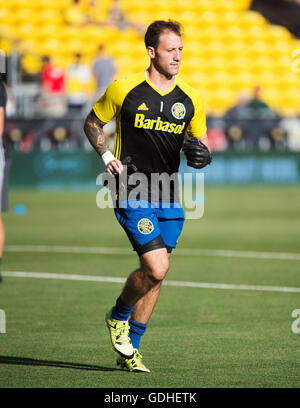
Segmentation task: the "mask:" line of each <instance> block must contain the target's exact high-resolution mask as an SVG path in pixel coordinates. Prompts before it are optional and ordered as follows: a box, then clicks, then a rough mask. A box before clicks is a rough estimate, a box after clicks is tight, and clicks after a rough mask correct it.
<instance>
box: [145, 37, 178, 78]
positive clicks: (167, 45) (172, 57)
mask: <svg viewBox="0 0 300 408" xmlns="http://www.w3.org/2000/svg"><path fill="white" fill-rule="evenodd" d="M182 49H183V45H182V39H181V37H180V36H178V35H177V34H175V33H174V32H173V31H169V30H166V31H163V32H162V34H161V35H160V36H159V43H158V46H157V48H156V50H155V49H154V48H153V47H149V48H148V54H149V56H150V58H151V61H152V63H153V64H154V66H155V68H156V69H157V71H159V72H160V73H161V74H163V75H165V76H166V77H168V78H170V77H172V76H174V75H177V74H178V70H179V66H180V62H181V59H182Z"/></svg>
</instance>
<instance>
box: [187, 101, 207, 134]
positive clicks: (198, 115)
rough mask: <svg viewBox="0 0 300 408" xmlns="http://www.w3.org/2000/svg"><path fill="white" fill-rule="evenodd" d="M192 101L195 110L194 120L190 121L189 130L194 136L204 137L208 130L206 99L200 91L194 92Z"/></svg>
mask: <svg viewBox="0 0 300 408" xmlns="http://www.w3.org/2000/svg"><path fill="white" fill-rule="evenodd" d="M192 101H193V104H194V109H195V112H194V116H193V118H192V120H191V121H190V124H189V126H188V129H187V132H188V133H189V134H190V135H192V136H194V137H202V136H204V135H205V134H206V132H207V128H206V116H205V109H204V101H203V98H202V96H201V95H200V94H199V93H195V94H194V97H193V98H192Z"/></svg>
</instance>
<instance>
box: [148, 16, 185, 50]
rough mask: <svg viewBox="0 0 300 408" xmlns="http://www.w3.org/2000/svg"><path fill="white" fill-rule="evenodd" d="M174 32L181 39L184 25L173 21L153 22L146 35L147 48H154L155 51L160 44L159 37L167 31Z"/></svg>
mask: <svg viewBox="0 0 300 408" xmlns="http://www.w3.org/2000/svg"><path fill="white" fill-rule="evenodd" d="M165 30H169V31H173V33H175V34H177V35H178V36H179V37H181V36H182V25H181V24H180V23H178V22H177V21H173V20H168V21H165V20H156V21H153V23H151V24H150V25H149V27H148V28H147V31H146V34H145V45H146V48H148V47H153V48H154V49H155V50H156V48H157V47H158V44H159V36H160V35H161V34H162V33H163V32H164V31H165Z"/></svg>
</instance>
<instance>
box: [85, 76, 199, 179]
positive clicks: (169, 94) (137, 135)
mask: <svg viewBox="0 0 300 408" xmlns="http://www.w3.org/2000/svg"><path fill="white" fill-rule="evenodd" d="M93 110H94V112H95V114H96V115H97V117H98V118H99V119H100V120H101V121H102V122H104V123H107V122H109V121H110V120H111V119H112V118H114V117H115V118H116V136H115V146H114V152H113V153H114V156H115V157H116V158H117V159H119V160H121V161H122V160H123V159H124V158H125V157H128V156H130V157H131V159H132V162H133V163H134V164H135V166H136V167H137V169H138V171H139V172H141V173H144V174H151V173H168V174H170V175H171V174H173V173H176V172H177V171H178V168H179V164H180V151H181V148H182V145H183V141H184V134H185V132H186V131H187V132H188V133H189V134H191V135H192V136H195V137H202V136H204V135H205V134H206V118H205V112H204V102H203V99H202V97H201V95H200V94H199V92H198V91H197V90H195V89H194V88H192V87H191V86H189V85H188V84H186V83H185V82H184V81H183V80H181V79H180V76H177V77H176V82H175V83H174V85H173V86H172V87H171V88H170V89H169V90H168V91H166V92H161V91H159V90H158V89H157V88H156V87H155V86H154V85H153V84H152V83H151V82H150V80H149V79H148V76H147V72H143V73H139V74H135V75H132V76H129V77H128V78H124V79H119V80H116V81H114V82H113V83H112V84H111V85H110V86H109V87H108V88H107V90H106V92H105V94H104V95H103V96H102V97H101V98H100V99H99V100H98V101H97V102H96V103H95V104H94V106H93Z"/></svg>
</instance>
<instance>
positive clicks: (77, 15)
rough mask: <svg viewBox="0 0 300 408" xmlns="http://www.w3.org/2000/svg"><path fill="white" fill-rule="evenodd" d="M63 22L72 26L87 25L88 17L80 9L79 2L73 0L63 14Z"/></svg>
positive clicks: (81, 8) (78, 0)
mask: <svg viewBox="0 0 300 408" xmlns="http://www.w3.org/2000/svg"><path fill="white" fill-rule="evenodd" d="M64 18H65V22H66V23H67V24H70V25H73V26H82V25H85V24H88V23H89V18H88V16H87V15H86V14H85V13H84V10H83V7H81V3H80V0H73V2H72V4H71V5H70V6H69V7H67V8H66V10H65V13H64Z"/></svg>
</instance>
